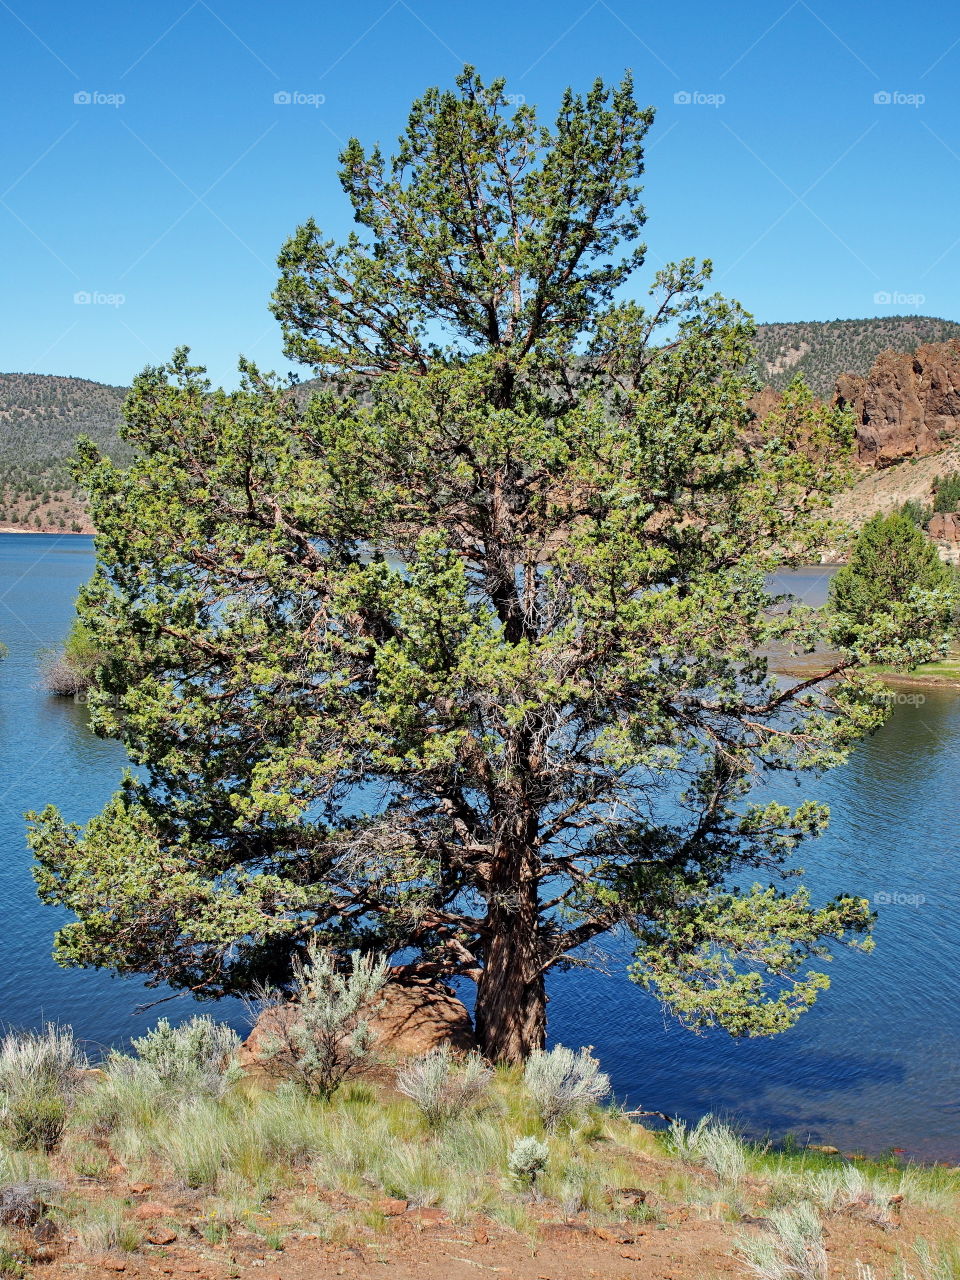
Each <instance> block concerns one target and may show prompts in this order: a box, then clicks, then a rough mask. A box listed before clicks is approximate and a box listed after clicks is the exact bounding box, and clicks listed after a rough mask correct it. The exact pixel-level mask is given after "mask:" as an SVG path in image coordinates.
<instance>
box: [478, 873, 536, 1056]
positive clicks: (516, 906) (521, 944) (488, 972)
mask: <svg viewBox="0 0 960 1280" xmlns="http://www.w3.org/2000/svg"><path fill="white" fill-rule="evenodd" d="M501 894H502V897H501V896H500V895H495V896H494V900H493V901H492V902H491V906H490V911H489V915H488V920H487V924H488V931H487V936H488V942H487V945H486V947H485V949H484V965H483V972H482V974H481V975H480V980H479V982H478V983H477V1003H476V1013H475V1016H474V1024H475V1030H476V1036H477V1042H478V1044H479V1046H480V1051H481V1053H483V1055H484V1056H485V1057H487V1058H489V1059H490V1060H491V1061H493V1062H523V1061H524V1060H525V1059H526V1058H528V1057H529V1056H530V1054H531V1053H532V1052H533V1050H534V1049H542V1048H543V1045H544V1042H545V1040H546V1034H547V995H546V983H545V981H544V975H543V971H542V968H541V960H540V954H539V948H538V946H537V932H538V923H539V913H538V910H537V905H538V904H537V889H536V884H535V882H534V881H533V880H532V878H529V879H528V878H527V877H526V876H523V877H521V882H520V884H519V885H518V884H517V882H516V880H514V881H513V883H512V884H510V885H509V888H506V889H505V891H503V890H501ZM498 899H499V900H498Z"/></svg>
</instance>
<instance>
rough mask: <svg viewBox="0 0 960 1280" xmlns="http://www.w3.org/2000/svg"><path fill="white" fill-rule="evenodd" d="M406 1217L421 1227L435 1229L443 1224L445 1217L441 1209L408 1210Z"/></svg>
mask: <svg viewBox="0 0 960 1280" xmlns="http://www.w3.org/2000/svg"><path fill="white" fill-rule="evenodd" d="M407 1216H408V1217H410V1218H412V1219H413V1221H414V1222H419V1223H420V1225H421V1226H423V1227H435V1226H437V1225H438V1224H439V1223H441V1222H443V1220H444V1218H445V1216H446V1215H445V1214H444V1212H443V1210H442V1209H408V1210H407Z"/></svg>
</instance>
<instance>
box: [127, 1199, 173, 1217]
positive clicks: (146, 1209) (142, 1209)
mask: <svg viewBox="0 0 960 1280" xmlns="http://www.w3.org/2000/svg"><path fill="white" fill-rule="evenodd" d="M172 1214H173V1210H172V1209H171V1208H170V1206H169V1205H167V1204H158V1203H157V1202H156V1201H154V1200H148V1201H147V1202H146V1203H145V1204H141V1205H138V1206H137V1208H136V1209H134V1211H133V1216H134V1217H135V1218H137V1219H139V1221H140V1222H149V1221H151V1219H153V1218H169V1217H171V1216H172Z"/></svg>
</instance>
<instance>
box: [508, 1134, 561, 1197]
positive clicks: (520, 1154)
mask: <svg viewBox="0 0 960 1280" xmlns="http://www.w3.org/2000/svg"><path fill="white" fill-rule="evenodd" d="M549 1158H550V1148H549V1147H548V1146H547V1144H546V1143H545V1142H541V1141H540V1139H539V1138H534V1137H529V1138H518V1139H517V1140H516V1142H515V1143H514V1144H513V1146H512V1147H511V1148H510V1154H509V1155H508V1156H507V1170H508V1171H509V1174H510V1178H511V1180H512V1181H513V1183H514V1185H515V1186H518V1187H521V1188H522V1189H524V1190H533V1189H534V1188H535V1187H536V1185H537V1179H538V1178H539V1176H540V1174H541V1173H543V1171H544V1169H546V1167H547V1161H548V1160H549Z"/></svg>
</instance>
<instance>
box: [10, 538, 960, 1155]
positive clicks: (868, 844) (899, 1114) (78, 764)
mask: <svg viewBox="0 0 960 1280" xmlns="http://www.w3.org/2000/svg"><path fill="white" fill-rule="evenodd" d="M92 565H93V552H92V543H91V540H90V539H89V538H83V537H77V536H63V537H55V536H52V535H41V534H37V535H31V534H0V639H2V640H3V641H4V642H5V643H6V644H7V646H8V647H9V650H10V652H9V656H8V657H7V659H6V660H5V661H4V662H3V664H2V665H0V889H2V899H0V912H2V916H0V920H2V925H3V927H2V929H0V1022H2V1023H3V1024H4V1025H7V1026H18V1027H22V1026H31V1025H35V1024H37V1023H38V1022H40V1021H43V1020H44V1019H51V1020H55V1021H63V1022H70V1023H72V1024H73V1026H74V1028H75V1029H76V1031H77V1033H78V1035H80V1036H81V1037H82V1038H84V1039H85V1040H87V1041H89V1042H90V1044H91V1046H92V1047H99V1046H105V1045H111V1044H114V1045H120V1044H122V1043H123V1042H124V1041H125V1040H127V1039H128V1038H129V1037H130V1036H131V1035H135V1034H139V1033H140V1032H141V1031H142V1030H143V1029H144V1028H145V1027H146V1026H148V1025H150V1023H151V1021H152V1020H155V1019H156V1018H157V1017H158V1016H159V1015H160V1013H164V1014H166V1015H167V1016H169V1017H170V1018H172V1019H174V1020H175V1019H178V1018H182V1017H183V1016H185V1015H187V1014H188V1013H189V1012H190V1011H191V1010H192V1009H193V1008H195V1006H194V1005H193V1002H192V1001H191V1000H190V999H189V998H187V997H184V996H178V997H176V998H175V999H173V1000H171V1001H170V1002H169V1003H167V1004H165V1005H163V1006H162V1007H161V1008H160V1009H153V1010H151V1011H149V1012H147V1013H139V1014H138V1013H137V1012H136V1010H137V1007H138V1006H139V1005H141V1004H142V1003H143V1002H145V1001H149V1000H155V999H156V998H157V997H158V995H162V994H164V993H163V992H160V993H158V992H156V991H152V990H150V989H148V988H146V987H145V986H144V985H143V984H142V983H141V982H139V981H135V980H129V979H124V980H120V979H116V978H111V977H110V976H109V975H107V974H103V973H98V972H81V971H78V970H64V969H60V968H58V967H57V966H56V965H55V964H54V963H53V961H52V960H51V959H50V940H51V934H52V932H53V930H54V928H55V927H56V925H57V923H58V920H59V918H60V914H59V913H58V912H57V911H54V910H53V909H51V908H48V907H43V906H41V905H40V904H39V902H38V901H37V899H36V897H35V894H34V888H33V881H32V878H31V875H30V858H29V854H28V852H27V850H26V847H25V843H24V823H23V816H22V815H23V813H24V811H25V810H27V809H35V808H42V807H43V806H44V805H45V804H47V803H51V802H52V803H55V804H57V805H58V806H59V807H60V808H61V809H62V810H63V811H64V813H65V815H66V816H67V817H68V818H70V819H73V820H75V821H83V820H85V819H87V818H88V817H90V816H91V815H92V814H93V813H95V812H96V811H97V810H98V809H100V808H101V807H102V805H103V804H104V802H105V801H106V800H107V798H108V797H109V795H110V794H111V792H112V791H113V790H114V789H115V787H116V784H117V781H118V779H119V777H120V773H121V770H122V768H123V765H124V753H123V750H122V748H121V747H120V746H119V745H118V744H117V743H113V742H103V741H101V740H99V739H98V738H95V737H94V736H93V735H92V734H91V733H90V732H89V730H88V729H87V726H86V714H85V710H84V708H83V707H82V706H77V705H75V704H74V703H73V702H71V701H69V700H66V699H58V698H51V697H49V696H48V695H46V694H44V693H43V692H42V691H41V690H40V689H39V688H38V684H37V655H38V651H39V650H41V649H42V648H44V647H45V646H50V645H55V644H57V643H58V642H59V641H60V640H62V638H63V636H64V634H65V633H66V631H67V629H68V627H69V625H70V620H71V616H72V607H73V599H74V596H75V594H76V591H77V588H78V587H79V586H80V584H81V583H82V582H83V581H85V579H86V578H87V577H88V576H89V574H90V571H91V569H92ZM828 573H829V571H827V570H807V571H803V572H802V573H801V574H799V575H793V576H791V578H790V579H789V582H790V584H791V585H792V586H793V587H794V589H795V590H796V591H797V594H799V595H802V596H804V597H805V598H807V599H808V600H809V602H810V603H813V604H816V603H818V602H819V601H820V600H821V599H822V597H823V593H824V591H825V585H826V581H827V578H828ZM908 693H909V694H913V691H906V690H905V691H904V697H906V695H907V694H908ZM958 777H960V698H958V697H956V696H955V695H953V694H951V693H949V692H937V691H925V693H924V700H923V701H922V702H919V703H917V702H914V701H913V700H912V699H911V700H903V701H901V703H900V704H899V705H897V706H896V709H895V711H894V714H893V716H892V717H891V719H890V721H889V722H888V723H887V724H886V725H885V726H884V728H883V729H881V730H880V732H879V733H877V734H876V735H875V736H873V737H872V738H870V739H869V740H868V741H866V742H865V743H863V744H861V746H860V747H858V749H857V751H856V752H855V753H854V755H853V758H852V759H851V761H850V762H849V763H848V764H847V765H846V766H844V767H843V768H842V769H839V770H835V771H834V772H833V773H831V774H829V775H827V776H825V777H824V778H822V779H820V780H819V781H811V780H808V779H805V780H804V781H803V783H802V784H801V788H796V787H794V786H793V784H791V783H780V784H779V787H778V790H777V792H775V793H774V794H778V795H782V796H783V798H784V799H786V800H795V799H796V798H797V797H799V796H802V795H812V796H814V797H815V798H817V799H823V800H826V801H827V802H828V803H829V804H830V805H831V808H832V811H833V820H832V823H831V827H830V830H829V832H828V834H827V835H826V836H825V837H824V838H823V839H822V840H820V841H819V842H818V843H817V844H816V845H815V846H813V845H812V846H810V847H809V849H808V850H807V851H806V852H805V855H804V858H803V862H804V865H805V866H806V868H807V872H808V881H809V882H810V883H811V885H812V887H813V888H814V889H815V890H816V891H818V892H819V893H820V894H823V895H826V896H829V895H832V894H833V893H834V892H836V891H838V890H844V891H847V892H851V893H856V894H858V895H861V896H864V897H869V898H871V899H876V898H879V904H878V906H877V910H878V913H879V920H878V924H877V930H876V939H877V944H878V945H877V949H876V951H875V952H874V953H873V954H872V955H867V956H864V955H860V954H857V953H851V952H842V953H840V954H839V955H838V956H837V958H836V959H835V960H834V962H833V963H832V965H831V966H830V972H831V977H832V980H833V986H832V989H831V990H830V991H829V992H827V993H826V994H825V995H824V996H823V997H822V998H821V1000H820V1002H819V1003H818V1005H817V1006H816V1007H815V1008H814V1009H813V1011H812V1012H810V1013H808V1014H806V1015H805V1016H804V1017H803V1018H801V1020H800V1022H799V1024H798V1025H797V1026H796V1027H794V1028H793V1029H792V1030H791V1031H789V1032H787V1033H785V1034H784V1035H781V1036H776V1037H773V1038H772V1039H768V1040H751V1041H733V1040H731V1039H730V1038H729V1037H727V1036H726V1035H725V1034H723V1033H721V1032H712V1033H707V1034H705V1035H701V1036H695V1035H693V1034H692V1033H690V1032H689V1031H685V1030H683V1029H682V1028H680V1027H678V1026H677V1025H676V1024H674V1023H671V1022H670V1020H669V1019H667V1018H665V1017H664V1015H663V1014H662V1013H661V1011H660V1009H659V1007H658V1006H657V1004H656V1003H655V1002H654V1001H653V1000H651V998H650V997H649V996H646V995H645V994H644V993H643V992H642V991H640V990H639V988H637V987H635V986H634V985H633V984H631V983H630V982H629V981H628V980H627V979H626V978H625V977H624V976H623V967H624V964H625V963H626V962H627V961H628V960H629V946H628V945H627V943H626V942H625V941H621V940H617V939H614V940H612V941H611V942H610V943H609V944H608V952H609V956H610V968H611V970H612V972H613V974H614V975H616V976H611V977H606V976H603V975H600V974H595V973H589V972H584V971H572V972H570V973H566V974H560V975H557V976H556V977H555V978H554V979H553V981H552V984H551V996H552V999H551V1003H550V1032H551V1039H552V1040H559V1041H562V1042H563V1043H565V1044H569V1045H573V1046H578V1045H581V1044H592V1045H593V1046H594V1047H595V1049H596V1052H597V1054H598V1056H599V1057H600V1058H601V1061H602V1062H603V1065H604V1067H605V1068H606V1069H607V1070H608V1071H609V1072H610V1073H611V1075H612V1077H613V1080H614V1084H615V1087H616V1091H617V1094H618V1096H619V1097H620V1098H622V1099H624V1100H626V1101H627V1102H628V1104H629V1105H630V1106H633V1107H640V1106H643V1107H648V1108H651V1109H657V1110H661V1111H666V1112H669V1113H671V1114H681V1115H684V1116H687V1117H690V1118H695V1117H697V1116H699V1115H701V1114H702V1113H703V1112H705V1111H709V1110H712V1111H714V1112H718V1113H723V1114H725V1115H727V1116H730V1117H734V1118H736V1119H738V1120H739V1121H740V1123H742V1124H743V1126H744V1127H745V1128H746V1129H748V1130H749V1131H750V1132H753V1133H757V1134H762V1133H766V1132H770V1133H772V1134H773V1135H774V1136H777V1137H780V1136H782V1135H783V1134H785V1133H787V1132H792V1133H793V1134H795V1135H797V1136H798V1137H799V1138H801V1139H804V1140H806V1139H811V1140H814V1141H820V1142H829V1143H832V1144H834V1145H836V1146H838V1147H841V1148H842V1149H854V1148H861V1149H863V1150H867V1151H880V1150H883V1149H886V1148H890V1147H900V1148H903V1149H905V1150H906V1151H907V1152H908V1153H909V1154H910V1155H912V1156H916V1157H918V1158H924V1159H946V1160H954V1161H955V1160H958V1159H960V973H958V969H960V912H958V906H960V894H958V889H957V869H958V866H960V840H958V831H960V798H958V787H957V780H958ZM618 970H619V973H618ZM206 1007H208V1008H209V1007H210V1006H206ZM216 1012H217V1014H218V1016H222V1017H224V1018H225V1019H226V1020H228V1021H230V1022H232V1023H233V1024H234V1025H235V1026H236V1027H237V1028H238V1030H241V1031H242V1030H243V1029H244V1027H245V1019H244V1013H243V1010H242V1008H241V1007H240V1006H239V1005H238V1004H237V1003H235V1002H230V1003H229V1004H227V1003H224V1004H222V1005H220V1006H218V1007H216Z"/></svg>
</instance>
